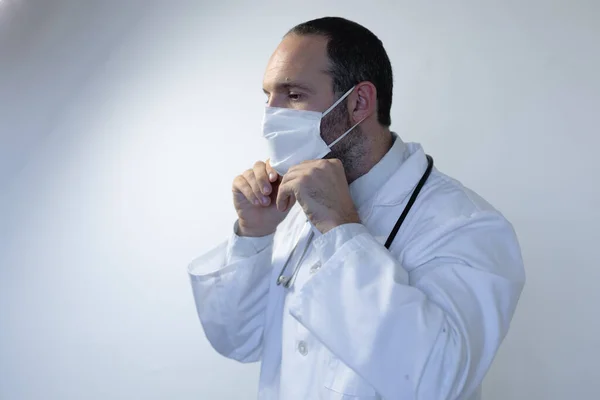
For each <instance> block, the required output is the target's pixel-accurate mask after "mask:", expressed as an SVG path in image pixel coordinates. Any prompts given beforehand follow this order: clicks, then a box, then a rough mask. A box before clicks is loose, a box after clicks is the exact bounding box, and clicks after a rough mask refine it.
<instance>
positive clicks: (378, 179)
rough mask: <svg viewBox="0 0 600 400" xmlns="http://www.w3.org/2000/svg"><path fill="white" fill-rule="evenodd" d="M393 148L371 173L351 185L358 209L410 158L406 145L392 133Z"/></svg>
mask: <svg viewBox="0 0 600 400" xmlns="http://www.w3.org/2000/svg"><path fill="white" fill-rule="evenodd" d="M392 136H393V138H394V142H393V144H392V147H391V148H390V150H388V152H387V153H386V154H385V155H384V156H383V158H382V159H381V160H380V161H379V162H378V163H377V164H375V166H374V167H373V168H371V170H369V172H367V173H366V174H364V175H363V176H361V177H359V178H358V179H356V180H355V181H354V182H352V183H351V184H350V196H351V197H352V201H353V202H354V205H355V206H356V208H357V209H360V208H361V206H363V205H364V204H365V203H366V202H367V201H368V200H369V199H370V198H372V197H373V196H374V195H375V194H376V193H377V192H378V191H380V190H381V189H382V188H384V187H385V186H386V182H387V181H388V180H389V179H390V178H391V177H392V176H393V175H394V174H395V173H396V172H397V171H398V170H399V168H400V166H401V165H402V163H403V162H404V160H406V158H407V157H408V151H407V150H408V149H407V146H406V144H405V143H404V142H403V141H402V139H400V137H399V136H398V135H397V134H396V133H394V132H392Z"/></svg>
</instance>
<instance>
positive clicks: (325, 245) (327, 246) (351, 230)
mask: <svg viewBox="0 0 600 400" xmlns="http://www.w3.org/2000/svg"><path fill="white" fill-rule="evenodd" d="M365 233H369V231H368V230H367V228H366V227H365V226H364V225H363V224H343V225H340V226H337V227H335V228H333V229H332V230H330V231H329V232H327V233H325V234H324V235H322V236H320V237H318V238H317V239H316V240H315V241H314V247H315V250H316V251H317V254H318V256H319V258H320V260H321V263H322V264H325V263H326V262H327V261H328V260H329V259H330V258H331V257H332V256H333V255H334V254H335V253H336V252H337V251H338V250H339V249H341V248H342V246H343V245H344V244H345V243H347V242H349V241H350V240H351V239H353V238H355V237H356V236H359V235H362V234H365Z"/></svg>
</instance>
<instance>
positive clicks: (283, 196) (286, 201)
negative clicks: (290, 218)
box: [276, 174, 296, 212]
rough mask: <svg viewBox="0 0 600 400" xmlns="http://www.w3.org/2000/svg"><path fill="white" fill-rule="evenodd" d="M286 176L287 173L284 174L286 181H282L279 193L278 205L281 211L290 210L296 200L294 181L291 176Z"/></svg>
mask: <svg viewBox="0 0 600 400" xmlns="http://www.w3.org/2000/svg"><path fill="white" fill-rule="evenodd" d="M286 177H287V174H286V175H285V176H284V180H285V182H283V181H282V182H281V186H279V191H278V193H277V201H276V205H277V209H278V210H279V211H281V212H285V211H287V210H289V209H290V208H291V206H292V205H293V204H294V202H295V200H296V194H295V192H294V189H295V186H294V181H293V180H291V179H290V178H288V179H286Z"/></svg>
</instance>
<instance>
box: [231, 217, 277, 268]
mask: <svg viewBox="0 0 600 400" xmlns="http://www.w3.org/2000/svg"><path fill="white" fill-rule="evenodd" d="M238 233H239V223H238V221H235V224H234V225H233V233H232V235H231V237H230V239H229V246H228V248H227V261H228V263H230V262H235V261H238V260H240V259H244V258H248V257H252V256H255V255H256V254H258V253H260V252H261V251H263V250H265V249H266V248H267V247H269V246H270V245H271V244H272V243H273V237H274V236H275V234H274V233H272V234H270V235H267V236H261V237H248V236H239V234H238Z"/></svg>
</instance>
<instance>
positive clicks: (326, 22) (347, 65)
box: [286, 17, 394, 127]
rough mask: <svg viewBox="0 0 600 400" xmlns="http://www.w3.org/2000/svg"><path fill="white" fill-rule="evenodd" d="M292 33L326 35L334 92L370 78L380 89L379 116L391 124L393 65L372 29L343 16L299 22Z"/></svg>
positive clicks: (383, 122)
mask: <svg viewBox="0 0 600 400" xmlns="http://www.w3.org/2000/svg"><path fill="white" fill-rule="evenodd" d="M289 34H296V35H320V36H324V37H325V38H327V39H328V42H327V56H328V57H329V61H330V62H331V69H330V70H329V73H330V74H331V77H332V78H333V91H334V93H336V94H338V95H341V94H343V93H345V92H346V91H347V90H348V89H350V88H351V87H352V86H354V85H356V84H357V83H360V82H362V81H369V82H371V83H372V84H373V85H375V88H376V89H377V120H378V121H379V123H380V124H381V125H384V126H387V127H389V126H390V125H391V124H392V118H391V116H390V110H391V108H392V89H393V84H394V82H393V76H392V65H391V63H390V59H389V57H388V55H387V53H386V51H385V49H384V48H383V43H382V42H381V40H379V38H378V37H377V36H375V35H374V34H373V32H371V31H370V30H368V29H367V28H365V27H364V26H362V25H360V24H357V23H356V22H353V21H349V20H347V19H344V18H340V17H325V18H319V19H314V20H311V21H307V22H303V23H301V24H299V25H296V26H295V27H294V28H292V29H291V30H290V31H289V32H288V33H287V34H286V36H287V35H289Z"/></svg>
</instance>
